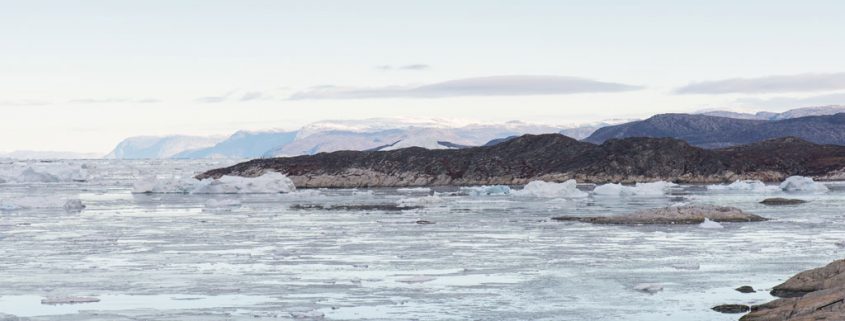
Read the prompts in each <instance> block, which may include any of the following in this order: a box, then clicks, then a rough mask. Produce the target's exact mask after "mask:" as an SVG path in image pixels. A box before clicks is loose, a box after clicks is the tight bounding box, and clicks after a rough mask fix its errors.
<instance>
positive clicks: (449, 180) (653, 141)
mask: <svg viewBox="0 0 845 321" xmlns="http://www.w3.org/2000/svg"><path fill="white" fill-rule="evenodd" d="M843 168H845V146H832V145H816V144H812V143H809V142H806V141H803V140H800V139H796V138H781V139H776V140H770V141H766V142H762V143H757V144H752V145H746V146H736V147H732V148H729V149H722V150H707V149H702V148H697V147H693V146H690V145H689V144H687V143H686V142H684V141H680V140H677V139H672V138H642V137H639V138H626V139H618V140H610V141H607V142H605V143H603V144H601V145H594V144H591V143H586V142H580V141H577V140H575V139H572V138H569V137H566V136H563V135H559V134H546V135H525V136H521V137H518V138H514V139H510V140H507V141H505V142H501V143H499V144H496V145H493V146H485V147H474V148H465V149H457V150H428V149H423V148H415V147H412V148H404V149H399V150H393V151H381V152H376V151H369V152H366V151H339V152H333V153H320V154H317V155H312V156H298V157H285V158H272V159H257V160H252V161H249V162H244V163H240V164H237V165H234V166H231V167H227V168H221V169H216V170H211V171H208V172H206V173H203V174H201V175H198V176H197V178H200V179H202V178H208V177H214V178H218V177H220V176H222V175H236V176H248V177H252V176H259V175H261V174H263V173H264V172H267V171H276V172H281V173H283V174H285V175H287V176H288V177H289V178H290V179H291V180H293V182H294V184H295V185H296V186H297V187H300V188H309V187H342V188H351V187H386V186H390V187H404V186H436V185H489V184H504V185H520V184H526V183H528V182H530V181H533V180H544V181H552V182H563V181H566V180H569V179H576V180H578V181H579V182H592V183H607V182H614V183H617V182H621V183H632V182H643V181H656V180H664V181H673V182H677V183H722V182H729V181H734V180H737V179H757V180H762V181H780V180H783V179H784V178H786V177H788V176H792V175H802V176H823V175H827V174H829V173H832V172H835V171H841V170H842V169H843Z"/></svg>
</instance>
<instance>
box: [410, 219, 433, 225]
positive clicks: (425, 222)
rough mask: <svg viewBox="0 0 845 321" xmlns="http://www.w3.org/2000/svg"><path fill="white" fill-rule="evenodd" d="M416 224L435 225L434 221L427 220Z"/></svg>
mask: <svg viewBox="0 0 845 321" xmlns="http://www.w3.org/2000/svg"><path fill="white" fill-rule="evenodd" d="M415 223H417V224H422V225H427V224H434V222H432V221H427V220H419V221H416V222H415Z"/></svg>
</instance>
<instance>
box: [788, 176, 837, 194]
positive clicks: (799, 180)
mask: <svg viewBox="0 0 845 321" xmlns="http://www.w3.org/2000/svg"><path fill="white" fill-rule="evenodd" d="M780 189H782V190H783V191H785V192H827V191H828V188H827V186H825V185H824V184H821V183H817V182H815V181H813V179H812V178H809V177H804V176H790V177H787V178H786V180H784V181H783V183H780Z"/></svg>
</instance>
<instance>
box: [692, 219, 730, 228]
mask: <svg viewBox="0 0 845 321" xmlns="http://www.w3.org/2000/svg"><path fill="white" fill-rule="evenodd" d="M698 227H700V228H703V229H711V230H718V229H723V228H725V227H724V226H722V224H719V222H714V221H711V220H710V219H709V218H706V217H705V218H704V222H702V223H701V224H698Z"/></svg>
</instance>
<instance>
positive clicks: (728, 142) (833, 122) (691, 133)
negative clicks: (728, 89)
mask: <svg viewBox="0 0 845 321" xmlns="http://www.w3.org/2000/svg"><path fill="white" fill-rule="evenodd" d="M787 136H794V137H799V138H802V139H805V140H807V141H810V142H813V143H817V144H836V145H845V113H841V114H834V115H824V116H808V117H799V118H791V119H784V120H776V121H765V120H751V119H736V118H727V117H717V116H708V115H690V114H661V115H656V116H653V117H651V118H648V119H646V120H641V121H635V122H630V123H626V124H621V125H616V126H609V127H604V128H601V129H599V130H597V131H596V132H595V133H593V134H592V135H590V136H589V137H587V138H586V139H584V140H585V141H587V142H591V143H597V144H599V143H602V142H604V141H606V140H608V139H614V138H627V137H672V138H677V139H681V140H684V141H687V142H689V143H690V144H691V145H694V146H698V147H704V148H722V147H729V146H735V145H741V144H749V143H755V142H760V141H764V140H767V139H773V138H778V137H787Z"/></svg>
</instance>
